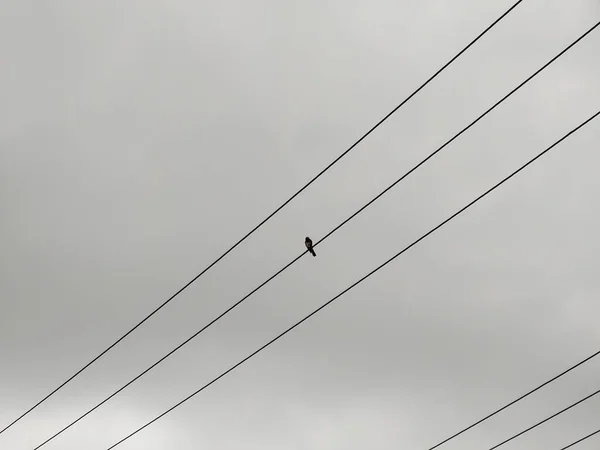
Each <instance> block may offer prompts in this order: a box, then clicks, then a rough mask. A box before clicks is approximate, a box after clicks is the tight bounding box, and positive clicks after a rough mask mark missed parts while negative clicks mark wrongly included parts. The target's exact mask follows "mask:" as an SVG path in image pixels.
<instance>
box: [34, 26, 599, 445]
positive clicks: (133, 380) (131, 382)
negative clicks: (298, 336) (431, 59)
mask: <svg viewBox="0 0 600 450" xmlns="http://www.w3.org/2000/svg"><path fill="white" fill-rule="evenodd" d="M599 25H600V22H598V23H597V24H596V25H594V26H593V27H592V28H590V29H589V30H588V31H586V32H585V33H584V34H582V35H581V36H580V37H579V38H578V39H576V40H575V41H574V42H573V43H571V44H570V45H569V46H568V47H566V48H565V49H564V50H562V51H561V52H560V53H559V54H558V55H556V56H555V57H554V58H552V59H551V60H550V61H548V62H547V63H546V64H544V65H543V66H542V67H541V68H540V69H538V70H537V71H536V72H534V73H533V74H532V75H531V76H529V77H528V78H527V79H526V80H525V81H523V82H522V83H521V84H519V85H518V86H517V87H516V88H514V89H513V90H512V91H510V92H509V93H508V94H506V95H505V96H504V97H503V98H502V99H500V100H499V101H497V102H496V103H495V104H494V105H493V106H491V107H490V108H488V109H487V110H486V111H485V112H484V113H483V114H481V115H480V116H479V117H478V118H477V119H475V120H474V121H473V122H471V123H470V124H469V125H467V126H466V127H465V128H463V129H462V130H461V131H460V132H458V133H457V134H455V135H454V136H453V137H452V138H451V139H449V140H448V141H446V143H445V144H443V145H442V146H441V147H439V148H438V149H437V150H436V151H434V152H433V153H431V154H430V155H429V156H428V157H426V158H425V159H424V160H422V161H421V162H420V163H419V164H417V165H416V166H415V167H413V168H412V169H411V170H409V171H408V172H407V173H405V174H404V175H402V177H400V178H399V179H398V180H396V181H395V182H394V183H392V184H391V185H390V186H388V187H387V188H386V189H385V190H383V191H382V192H381V193H379V194H378V195H377V196H376V197H374V198H373V199H371V200H370V201H369V202H368V203H367V204H365V205H364V206H362V207H361V208H360V209H359V210H357V211H356V212H355V213H354V214H352V215H351V216H350V217H348V218H347V219H346V220H344V221H343V222H342V223H340V224H339V225H337V226H336V227H335V228H334V229H333V230H331V231H330V232H329V233H327V234H326V235H325V236H324V237H323V238H322V239H320V240H319V241H317V242H316V243H315V244H314V246H315V247H316V246H317V245H318V244H319V243H321V242H323V241H324V240H325V239H327V238H328V237H329V236H331V235H332V234H333V233H335V232H336V231H338V230H339V229H340V228H341V227H343V226H344V225H345V224H346V223H348V222H349V221H350V220H352V219H353V218H354V217H356V216H357V215H358V214H360V213H361V212H362V211H364V210H365V209H366V208H367V207H369V206H370V205H371V204H373V203H374V202H375V201H376V200H378V199H379V198H380V197H382V196H383V195H384V194H386V193H387V192H388V191H389V190H391V189H392V188H393V187H394V186H396V185H397V184H398V183H399V182H401V181H402V180H404V179H405V178H406V177H407V176H409V175H410V174H411V173H413V172H414V171H415V170H417V169H418V168H419V167H420V166H422V165H423V164H425V163H426V162H427V161H428V160H429V159H431V158H432V157H433V156H435V155H436V154H437V153H439V152H440V151H441V150H442V149H444V148H445V147H446V146H448V145H449V144H450V143H451V142H453V141H454V140H455V139H457V138H458V137H459V136H460V135H462V134H463V133H464V132H466V131H467V130H468V129H470V128H471V127H472V126H474V125H475V124H476V123H477V122H479V121H480V120H481V119H482V118H483V117H485V116H486V115H487V114H489V113H490V112H491V111H492V110H494V109H495V108H496V107H498V106H499V105H500V104H501V103H503V102H504V101H505V100H507V99H508V98H509V97H510V96H512V95H513V94H514V93H516V92H517V91H518V90H519V89H521V88H522V87H523V86H525V84H527V83H528V82H529V81H531V80H532V79H533V78H535V77H536V76H537V75H539V74H540V73H541V72H542V71H543V70H544V69H546V68H547V67H548V66H550V64H552V63H553V62H555V61H556V60H557V59H558V58H560V57H561V56H562V55H564V54H565V53H566V52H567V51H568V50H570V49H571V48H572V47H573V46H574V45H576V44H577V43H578V42H580V41H581V40H582V39H583V38H585V37H586V36H587V35H588V34H589V33H591V32H592V31H593V30H594V29H595V28H596V27H598V26H599ZM305 253H306V250H305V251H304V252H303V253H301V254H300V255H298V256H297V257H296V258H295V259H293V260H292V261H290V262H289V263H288V264H286V265H285V266H283V267H282V268H281V269H279V270H278V271H277V272H275V273H274V274H273V275H271V277H269V278H268V279H267V280H265V281H263V282H262V283H261V284H260V285H259V286H257V287H256V288H254V289H253V290H252V291H250V292H249V293H248V294H246V295H245V296H244V297H242V298H241V299H240V300H238V301H237V302H236V303H234V304H233V305H232V306H230V307H229V308H228V309H226V310H225V311H224V312H222V313H221V314H220V315H218V316H217V317H216V318H214V319H213V320H212V321H210V322H209V323H208V324H206V325H205V326H204V327H202V328H201V329H200V330H198V331H197V332H196V333H194V334H193V335H192V336H190V337H189V338H187V339H186V340H185V341H183V342H182V343H181V344H179V345H178V346H177V347H175V348H174V349H173V350H171V351H170V352H169V353H167V354H166V355H165V356H163V357H162V358H160V359H159V360H158V361H156V362H155V363H154V364H152V365H151V366H150V367H148V368H147V369H146V370H144V371H143V372H141V373H140V374H139V375H137V376H136V377H135V378H133V379H132V380H130V381H129V382H128V383H126V384H125V385H124V386H122V387H121V388H119V389H118V390H117V391H115V392H114V393H112V394H111V395H110V396H109V397H107V398H106V399H104V400H103V401H101V402H100V403H98V404H97V405H96V406H94V407H93V408H91V409H90V410H88V411H87V412H86V413H84V414H83V415H81V416H79V417H78V418H77V419H75V420H74V421H73V422H71V423H70V424H69V425H67V426H65V427H64V428H63V429H61V430H60V431H58V432H57V433H55V434H54V435H53V436H51V437H49V438H48V439H47V440H46V441H44V442H42V443H41V444H40V445H39V446H37V447H36V448H35V449H34V450H38V449H39V448H41V447H42V446H44V445H45V444H47V443H48V442H50V441H51V440H53V439H54V438H56V437H58V436H59V435H60V434H62V433H63V432H65V431H66V430H68V429H69V428H70V427H72V426H73V425H75V424H76V423H77V422H79V421H80V420H82V419H83V418H85V417H86V416H88V415H89V414H91V413H92V412H93V411H95V410H96V409H98V408H99V407H101V406H102V405H103V404H105V403H106V402H108V401H109V400H110V399H111V398H113V397H115V396H116V395H118V394H119V393H120V392H122V391H123V390H124V389H126V388H127V387H128V386H130V385H131V384H133V383H134V382H136V381H137V380H138V379H140V378H141V377H143V376H144V375H145V374H146V373H148V372H149V371H151V370H152V369H154V367H156V366H157V365H159V364H160V363H162V362H163V361H164V360H166V359H167V358H169V357H170V356H171V355H173V354H174V353H175V352H177V351H178V350H179V349H181V348H182V347H183V346H185V345H186V344H188V343H189V342H190V341H192V340H193V339H194V338H196V337H197V336H199V335H200V334H201V333H202V332H204V331H205V330H206V329H208V328H209V327H211V326H212V325H213V324H214V323H216V322H217V321H219V320H220V319H221V318H223V317H224V316H225V315H227V314H228V313H229V312H231V311H232V310H233V309H235V308H236V307H237V306H239V305H240V304H241V303H243V302H244V301H245V300H246V299H248V298H249V297H250V296H252V295H253V294H254V293H256V292H257V291H259V290H260V289H261V288H263V287H264V286H266V285H267V284H268V283H269V282H271V281H272V280H273V279H274V278H276V277H277V276H279V275H280V274H281V273H283V272H284V271H285V270H286V269H288V268H289V267H290V266H292V265H293V264H294V263H296V262H297V261H298V260H299V259H300V258H301V257H302V256H304V254H305Z"/></svg>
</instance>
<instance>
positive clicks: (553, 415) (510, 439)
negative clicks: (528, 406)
mask: <svg viewBox="0 0 600 450" xmlns="http://www.w3.org/2000/svg"><path fill="white" fill-rule="evenodd" d="M598 394H600V389H598V390H597V391H596V392H593V393H591V394H590V395H588V396H586V397H584V398H582V399H581V400H578V401H576V402H575V403H573V404H571V405H569V406H567V407H566V408H564V409H561V410H560V411H559V412H557V413H554V414H552V415H551V416H549V417H546V418H545V419H544V420H542V421H540V422H538V423H536V424H535V425H532V426H530V427H529V428H526V429H524V430H523V431H520V432H519V433H517V434H515V435H514V436H511V437H509V438H508V439H505V440H504V441H502V442H500V443H499V444H496V445H494V446H493V447H492V448H490V449H489V450H496V449H497V448H498V447H501V446H503V445H504V444H507V443H508V442H510V441H513V440H515V439H516V438H518V437H520V436H522V435H524V434H525V433H528V432H530V431H531V430H533V429H535V428H537V427H539V426H540V425H543V424H545V423H546V422H549V421H550V420H552V419H554V418H555V417H558V416H560V415H561V414H563V413H566V412H567V411H569V410H570V409H573V408H575V407H576V406H577V405H580V404H581V403H583V402H586V401H588V400H589V399H590V398H592V397H594V396H595V395H598Z"/></svg>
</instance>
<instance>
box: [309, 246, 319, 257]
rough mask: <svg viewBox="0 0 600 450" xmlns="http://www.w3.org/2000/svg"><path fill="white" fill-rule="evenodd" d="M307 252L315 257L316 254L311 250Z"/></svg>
mask: <svg viewBox="0 0 600 450" xmlns="http://www.w3.org/2000/svg"><path fill="white" fill-rule="evenodd" d="M309 252H310V254H311V255H313V256H317V254H316V253H315V251H314V250H313V249H312V248H311V249H310V250H309Z"/></svg>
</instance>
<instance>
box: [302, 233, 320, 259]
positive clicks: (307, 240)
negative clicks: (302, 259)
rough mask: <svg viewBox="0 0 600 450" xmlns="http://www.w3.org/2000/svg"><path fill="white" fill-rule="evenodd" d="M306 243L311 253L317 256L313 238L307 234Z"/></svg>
mask: <svg viewBox="0 0 600 450" xmlns="http://www.w3.org/2000/svg"><path fill="white" fill-rule="evenodd" d="M304 245H306V248H307V249H308V251H309V252H310V254H311V255H313V256H317V254H316V253H315V251H314V250H313V243H312V240H311V239H310V238H309V237H308V236H306V239H304Z"/></svg>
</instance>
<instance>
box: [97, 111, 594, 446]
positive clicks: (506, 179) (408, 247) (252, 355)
mask: <svg viewBox="0 0 600 450" xmlns="http://www.w3.org/2000/svg"><path fill="white" fill-rule="evenodd" d="M599 115H600V111H598V112H596V113H595V114H594V115H592V116H591V117H590V118H589V119H587V120H585V121H584V122H582V123H581V124H579V125H578V126H577V127H575V128H573V129H572V130H571V131H569V132H568V133H567V134H565V135H564V136H563V137H561V138H560V139H559V140H558V141H556V142H555V143H554V144H552V145H551V146H550V147H548V148H546V150H544V151H542V152H541V153H539V154H538V155H537V156H535V157H534V158H532V159H530V160H529V161H528V162H527V163H525V164H524V165H522V166H521V167H519V168H518V169H517V170H515V171H514V172H512V173H511V174H510V175H508V176H507V177H506V178H504V179H503V180H501V181H500V182H498V183H496V184H495V185H494V186H492V187H491V188H490V189H488V190H487V191H485V192H484V193H483V194H481V195H479V197H477V198H475V199H474V200H473V201H471V202H470V203H468V204H467V205H466V206H464V207H463V208H461V209H460V210H458V211H457V212H455V213H454V214H452V215H451V216H450V217H448V218H447V219H446V220H444V221H443V222H441V223H440V224H439V225H437V226H436V227H434V228H432V229H431V230H429V231H428V232H427V233H425V234H424V235H422V236H421V237H420V238H418V239H417V240H416V241H414V242H413V243H412V244H410V245H408V246H407V247H405V248H404V249H402V250H401V251H399V252H398V253H396V254H395V255H394V256H392V257H391V258H390V259H388V260H387V261H385V262H384V263H383V264H381V265H380V266H378V267H376V268H375V269H373V270H372V271H371V272H369V273H368V274H367V275H365V276H363V277H362V278H360V279H359V280H358V281H356V282H354V283H353V284H352V285H350V286H349V287H347V288H346V289H344V290H343V291H342V292H340V293H339V294H338V295H336V296H335V297H333V298H332V299H330V300H329V301H328V302H326V303H325V304H323V305H321V306H320V307H319V308H317V309H316V310H314V311H313V312H311V313H310V314H308V315H307V316H305V317H304V318H303V319H301V320H300V321H298V322H296V323H295V324H294V325H292V326H291V327H289V328H288V329H287V330H285V331H283V332H282V333H280V334H279V335H278V336H276V337H275V338H273V339H271V340H270V341H269V342H267V343H266V344H264V345H263V346H262V347H260V348H259V349H258V350H255V351H254V352H252V353H251V354H250V355H248V356H246V357H245V358H244V359H242V360H241V361H239V362H238V363H237V364H235V365H234V366H232V367H230V368H229V369H228V370H226V371H225V372H223V373H222V374H221V375H219V376H218V377H216V378H214V379H213V380H212V381H210V382H209V383H207V384H205V385H204V386H202V387H201V388H200V389H198V390H197V391H195V392H193V393H192V394H190V395H189V396H187V397H186V398H184V399H183V400H181V401H180V402H178V403H177V404H175V405H173V406H172V407H170V408H169V409H167V410H166V411H165V412H163V413H162V414H160V415H159V416H157V417H155V418H154V419H152V420H151V421H149V422H147V423H146V424H145V425H143V426H141V427H140V428H138V429H137V430H135V431H134V432H132V433H130V434H129V435H127V436H126V437H124V438H123V439H121V440H120V441H118V442H117V443H115V444H113V445H112V446H110V447H109V448H108V449H107V450H112V449H113V448H115V447H117V446H118V445H120V444H122V443H123V442H125V441H126V440H128V439H129V438H131V437H132V436H134V435H136V434H137V433H139V432H140V431H142V430H143V429H145V428H146V427H148V426H150V425H151V424H153V423H154V422H156V421H157V420H159V419H160V418H162V417H164V416H166V415H167V414H169V413H170V412H171V411H173V410H174V409H176V408H178V407H179V406H181V405H183V404H184V403H185V402H187V401H188V400H190V399H191V398H192V397H194V396H196V395H198V394H199V393H200V392H202V391H203V390H205V389H206V388H208V387H209V386H211V385H212V384H214V383H216V382H217V381H218V380H220V379H221V378H223V377H224V376H225V375H227V374H229V373H230V372H232V371H233V370H235V369H236V368H238V367H239V366H241V365H242V364H244V363H245V362H246V361H248V360H249V359H251V358H253V357H254V356H256V355H257V354H258V353H260V352H261V351H263V350H264V349H265V348H267V347H269V346H270V345H272V344H273V343H274V342H275V341H277V340H279V339H281V338H282V337H283V336H285V335H286V334H287V333H289V332H290V331H292V330H293V329H294V328H296V327H298V326H299V325H300V324H302V323H304V322H305V321H307V320H308V319H310V318H311V317H312V316H314V315H315V314H317V313H318V312H319V311H321V310H322V309H324V308H326V307H327V306H329V305H330V304H331V303H333V302H334V301H335V300H337V299H338V298H340V297H341V296H342V295H344V294H346V293H347V292H348V291H350V290H351V289H353V288H354V287H356V286H358V285H359V284H360V283H362V282H363V281H364V280H366V279H367V278H369V277H370V276H371V275H373V274H375V273H376V272H378V271H379V270H381V269H382V268H383V267H385V266H386V265H387V264H389V263H390V262H392V261H393V260H395V259H396V258H397V257H399V256H400V255H402V254H403V253H405V252H406V251H408V250H409V249H411V248H412V247H414V246H415V245H417V244H418V243H419V242H421V241H422V240H424V239H425V238H427V237H428V236H429V235H431V234H433V233H434V232H435V231H437V230H438V229H440V228H442V227H443V226H444V225H446V224H447V223H448V222H450V221H451V220H453V219H454V218H455V217H457V216H458V215H460V214H461V213H463V212H464V211H466V210H467V209H468V208H470V207H471V206H473V205H474V204H475V203H477V202H478V201H479V200H481V199H482V198H484V197H486V196H487V195H488V194H490V193H491V192H492V191H494V190H495V189H497V188H498V187H500V186H501V185H502V184H504V183H505V182H506V181H508V180H509V179H510V178H512V177H513V176H515V175H516V174H518V173H519V172H521V171H522V170H523V169H525V168H526V167H527V166H529V165H530V164H532V163H534V162H535V161H536V160H538V159H539V158H541V157H542V156H543V155H545V154H546V153H548V152H549V151H550V150H552V149H553V148H554V147H556V146H557V145H558V144H560V143H561V142H562V141H564V140H565V139H567V138H568V137H569V136H571V135H572V134H573V133H575V132H576V131H578V130H579V129H581V128H582V127H584V126H585V125H587V124H588V123H589V122H591V121H592V120H594V119H595V118H596V117H598V116H599ZM598 392H600V391H598ZM582 401H583V400H582ZM579 403H581V401H580V402H579ZM571 407H573V406H571ZM547 420H549V419H547Z"/></svg>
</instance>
